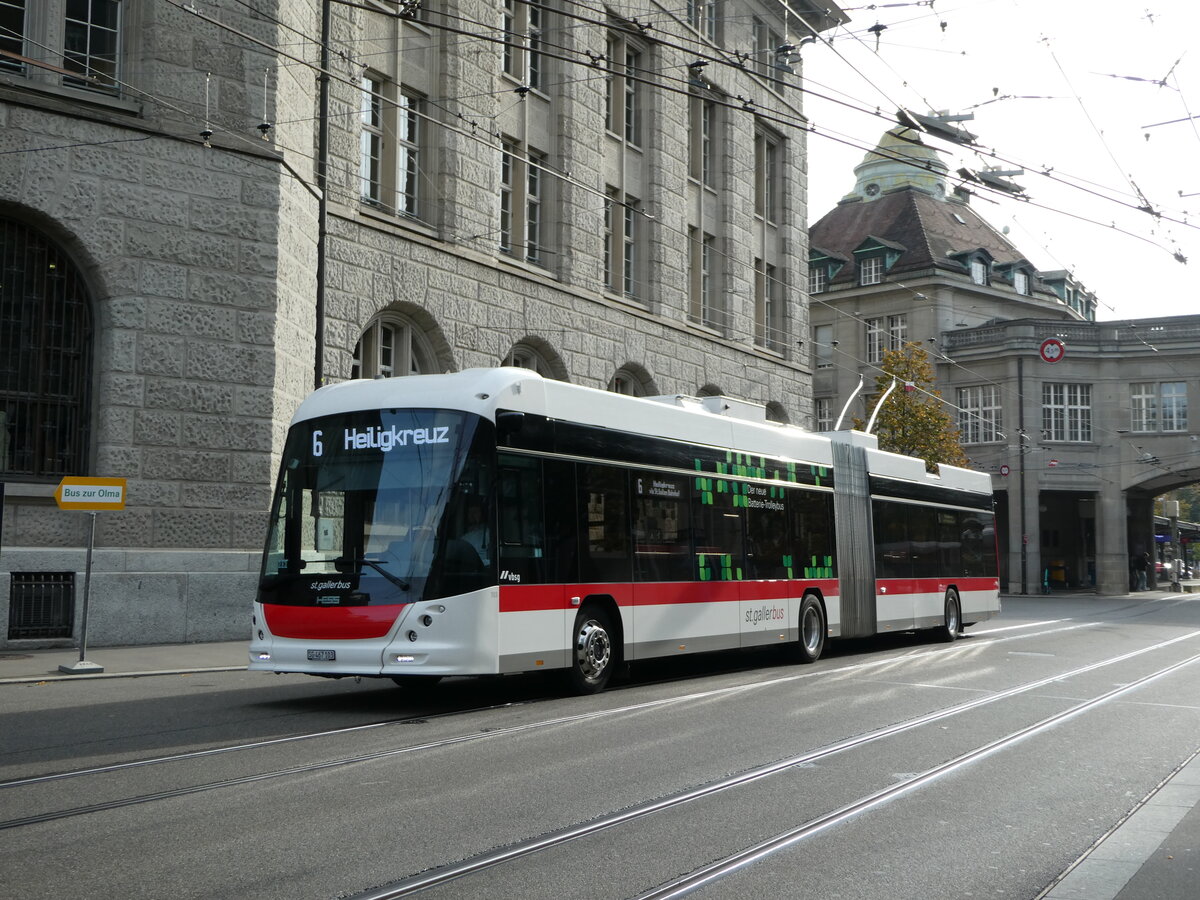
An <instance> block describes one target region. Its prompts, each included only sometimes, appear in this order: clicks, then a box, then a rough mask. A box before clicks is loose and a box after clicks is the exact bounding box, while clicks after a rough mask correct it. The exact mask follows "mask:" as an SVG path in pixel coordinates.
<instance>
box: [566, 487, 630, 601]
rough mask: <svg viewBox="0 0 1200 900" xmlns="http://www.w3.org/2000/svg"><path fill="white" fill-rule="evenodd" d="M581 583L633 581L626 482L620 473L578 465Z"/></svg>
mask: <svg viewBox="0 0 1200 900" xmlns="http://www.w3.org/2000/svg"><path fill="white" fill-rule="evenodd" d="M578 478H579V515H580V519H581V520H582V522H581V525H580V529H581V540H580V542H579V544H580V547H579V551H580V554H581V556H580V573H579V577H580V580H581V581H585V582H589V581H590V582H597V583H599V582H628V581H632V580H633V579H632V575H633V564H632V559H631V553H630V550H631V548H630V535H629V497H628V490H629V488H628V482H627V480H626V477H625V471H624V470H623V469H617V468H614V467H612V466H595V465H580V466H579V470H578Z"/></svg>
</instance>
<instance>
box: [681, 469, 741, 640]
mask: <svg viewBox="0 0 1200 900" xmlns="http://www.w3.org/2000/svg"><path fill="white" fill-rule="evenodd" d="M744 487H745V485H744V484H743V483H742V482H738V481H732V480H728V479H724V478H714V477H711V476H707V475H705V476H697V477H696V478H694V479H693V493H692V499H693V502H692V551H693V557H694V559H695V568H694V572H695V574H694V575H693V577H694V578H695V579H696V581H697V582H698V583H697V584H696V595H697V599H698V600H700V601H702V603H701V610H699V611H698V612H700V614H701V615H700V616H696V617H694V618H695V619H696V620H697V627H698V630H699V633H700V634H702V635H703V636H704V640H705V642H706V647H704V648H697V649H717V648H720V647H737V646H740V645H741V633H742V625H741V622H742V620H743V615H744V613H743V610H742V581H743V579H744V578H745V577H746V507H745V499H746V498H745V494H744V490H743V489H744Z"/></svg>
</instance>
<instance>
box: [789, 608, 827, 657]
mask: <svg viewBox="0 0 1200 900" xmlns="http://www.w3.org/2000/svg"><path fill="white" fill-rule="evenodd" d="M825 631H826V628H825V609H824V607H822V606H821V601H820V600H818V599H817V598H816V597H815V596H813V595H812V594H805V595H804V600H803V601H802V602H801V603H800V640H799V641H797V643H796V659H797V660H798V661H799V662H802V663H814V662H816V661H817V660H818V659H820V658H821V653H822V651H824V649H825Z"/></svg>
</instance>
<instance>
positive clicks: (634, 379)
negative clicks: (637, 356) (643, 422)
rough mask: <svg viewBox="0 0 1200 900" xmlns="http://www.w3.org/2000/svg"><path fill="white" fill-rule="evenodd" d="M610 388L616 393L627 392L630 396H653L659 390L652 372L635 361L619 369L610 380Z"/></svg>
mask: <svg viewBox="0 0 1200 900" xmlns="http://www.w3.org/2000/svg"><path fill="white" fill-rule="evenodd" d="M608 389H609V390H610V391H612V392H613V393H614V394H625V395H626V396H629V397H652V396H654V394H656V393H657V392H658V391H657V390H656V388H655V387H654V380H653V379H652V378H651V377H650V374H649V373H648V372H647V371H646V370H645V369H643V368H642V367H641V366H639V365H636V364H634V363H630V364H628V365H624V366H621V368H619V369H617V371H616V373H615V374H614V375H613V377H612V379H611V380H610V381H609V382H608Z"/></svg>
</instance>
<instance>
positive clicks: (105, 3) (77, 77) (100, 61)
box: [63, 0, 121, 94]
mask: <svg viewBox="0 0 1200 900" xmlns="http://www.w3.org/2000/svg"><path fill="white" fill-rule="evenodd" d="M120 20H121V4H120V0H68V2H67V4H66V19H65V21H64V23H63V68H64V69H67V70H68V71H70V72H72V73H74V74H72V75H66V76H64V77H63V84H68V85H71V86H72V87H83V88H89V89H91V90H96V91H104V92H105V93H109V94H115V93H117V59H118V53H119V51H120V36H121V21H120Z"/></svg>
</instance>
